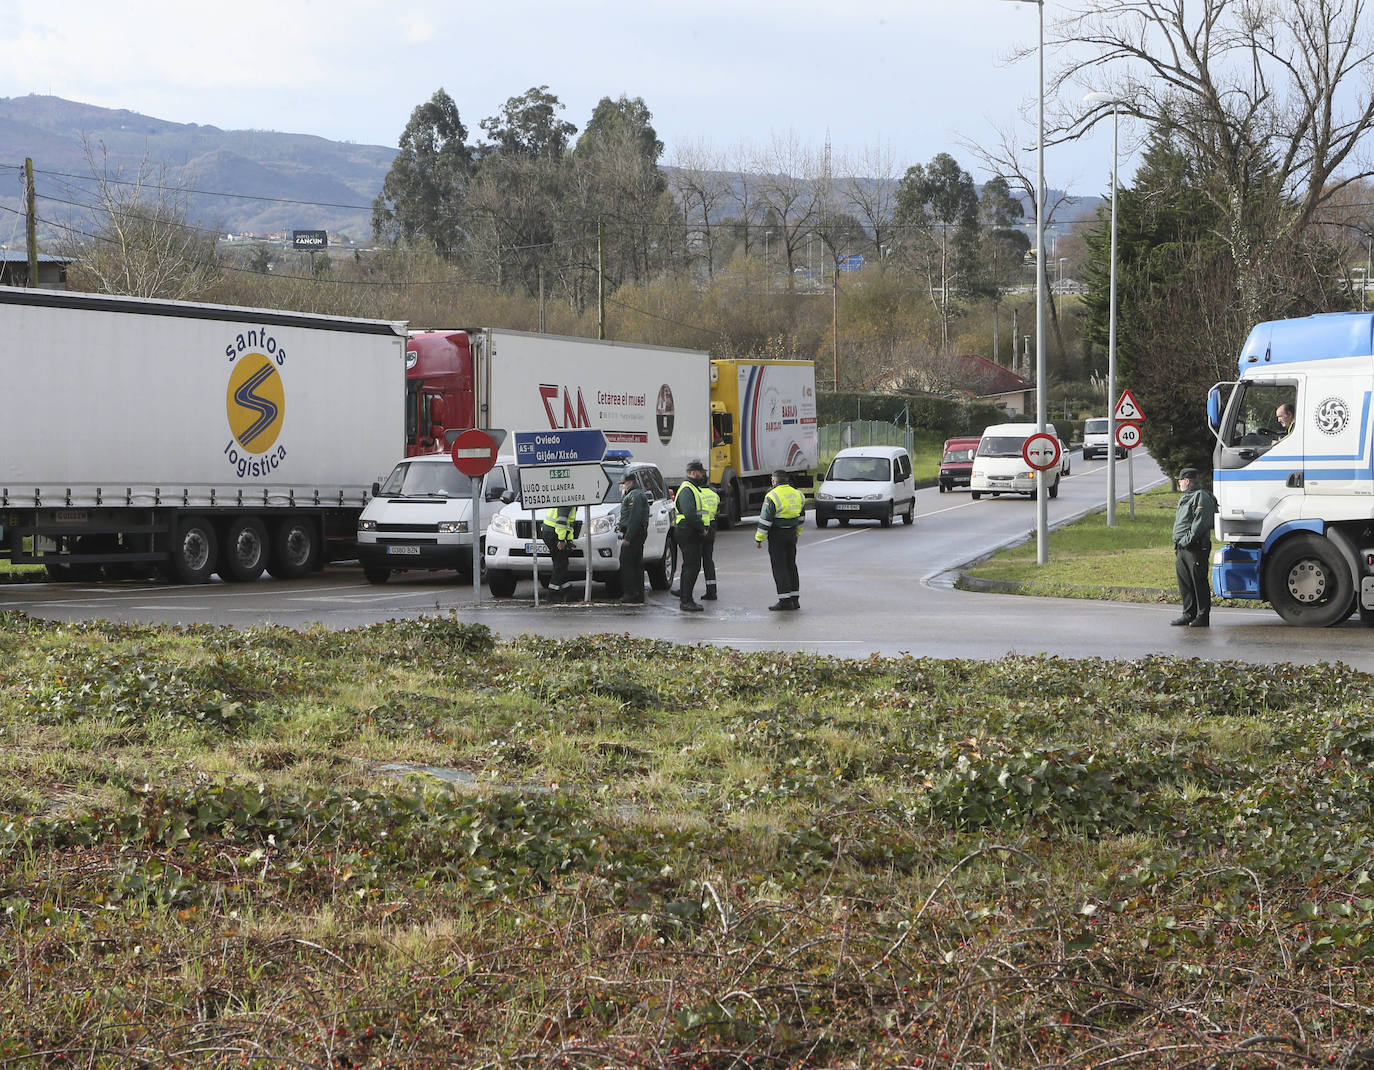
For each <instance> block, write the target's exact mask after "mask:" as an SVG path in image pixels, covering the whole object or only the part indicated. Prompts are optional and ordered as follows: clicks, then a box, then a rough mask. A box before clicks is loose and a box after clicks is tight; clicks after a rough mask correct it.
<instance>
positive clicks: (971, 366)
mask: <svg viewBox="0 0 1374 1070" xmlns="http://www.w3.org/2000/svg"><path fill="white" fill-rule="evenodd" d="M956 359H957V361H958V366H959V380H960V384H961V386H962V391H961V392H962V393H964V394H965V395H966V396H968V397H970V398H973V399H975V400H977V401H984V402H987V403H989V404H992V405H996V406H997V407H998V408H999V409H1005V410H1006V412H1007V415H1008V416H1024V415H1025V414H1026V413H1028V412H1031V411H1033V410H1034V408H1035V384H1034V383H1033V382H1031V381H1030V380H1029V379H1026V378H1023V377H1022V376H1020V375H1017V374H1016V373H1015V372H1014V371H1012V370H1011V369H1010V368H1004V367H1002V365H1000V364H998V363H997V362H996V361H991V360H988V358H987V357H980V356H977V355H975V354H972V353H968V354H963V355H961V356H959V357H958V358H956Z"/></svg>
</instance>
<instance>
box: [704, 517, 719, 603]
mask: <svg viewBox="0 0 1374 1070" xmlns="http://www.w3.org/2000/svg"><path fill="white" fill-rule="evenodd" d="M701 574H702V575H703V576H704V577H706V592H707V593H708V594H714V593H715V590H716V533H715V529H714V528H713V529H712V530H710V531H708V532H707V533H706V538H704V539H702V540H701Z"/></svg>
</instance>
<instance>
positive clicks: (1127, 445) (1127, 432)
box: [1116, 423, 1140, 450]
mask: <svg viewBox="0 0 1374 1070" xmlns="http://www.w3.org/2000/svg"><path fill="white" fill-rule="evenodd" d="M1116 444H1117V445H1118V446H1120V447H1121V448H1122V449H1123V450H1133V449H1135V448H1136V447H1137V446H1139V445H1140V425H1139V424H1135V423H1120V424H1117V425H1116Z"/></svg>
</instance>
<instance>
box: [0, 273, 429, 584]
mask: <svg viewBox="0 0 1374 1070" xmlns="http://www.w3.org/2000/svg"><path fill="white" fill-rule="evenodd" d="M0 339H3V349H0V545H3V547H4V550H5V551H6V552H7V553H8V555H9V557H10V559H11V560H12V561H14V562H20V563H22V562H35V563H40V564H43V565H45V566H47V568H48V570H49V571H50V572H51V573H52V574H53V575H54V576H56V577H59V578H72V577H74V578H88V577H90V576H92V575H98V574H99V571H100V570H101V569H102V568H103V569H104V570H105V572H106V574H107V575H109V576H119V575H127V574H129V573H131V572H134V571H140V570H147V569H148V568H150V567H152V568H156V569H158V570H160V571H162V572H164V573H165V574H166V575H167V576H168V577H169V578H171V579H175V580H178V581H180V582H184V583H201V582H204V581H206V580H207V579H209V577H210V576H211V575H212V574H214V573H216V572H218V573H219V575H220V576H221V577H222V578H223V579H225V580H235V581H247V580H252V579H256V578H257V577H258V576H260V575H261V574H262V572H263V570H264V569H266V570H267V571H268V572H270V573H272V574H273V575H275V576H281V577H293V576H301V575H304V574H305V573H307V572H309V571H311V570H312V569H313V568H315V566H316V565H317V564H318V563H320V562H322V561H324V560H329V559H331V558H335V557H352V556H353V554H354V547H355V539H356V533H357V522H358V515H359V513H360V512H361V510H362V508H363V506H364V505H365V504H366V502H367V500H368V499H369V497H370V496H371V487H372V484H373V482H374V481H376V480H379V479H381V478H383V477H385V475H386V473H387V472H389V471H390V470H391V468H392V466H393V465H394V464H395V462H396V459H397V457H399V456H400V455H401V454H402V452H403V451H404V449H405V443H406V438H405V426H404V425H405V409H404V407H403V405H404V398H405V389H406V372H405V359H406V358H405V347H406V330H405V325H404V324H401V323H393V322H389V321H383V320H359V319H341V318H335V317H328V316H314V315H306V314H300V313H292V312H280V311H266V310H261V309H248V308H230V307H224V306H217V305H206V304H192V303H188V302H172V301H151V300H143V299H139V298H129V297H107V296H100V295H94V294H80V293H71V292H58V291H48V290H28V289H15V288H11V287H0Z"/></svg>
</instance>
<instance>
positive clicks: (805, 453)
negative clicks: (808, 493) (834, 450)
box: [710, 360, 820, 527]
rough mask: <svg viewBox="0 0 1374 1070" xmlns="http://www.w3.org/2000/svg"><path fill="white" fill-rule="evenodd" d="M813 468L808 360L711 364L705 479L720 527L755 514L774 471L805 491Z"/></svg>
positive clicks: (812, 388)
mask: <svg viewBox="0 0 1374 1070" xmlns="http://www.w3.org/2000/svg"><path fill="white" fill-rule="evenodd" d="M819 461H820V455H819V450H818V444H817V439H816V367H815V365H814V364H813V363H812V362H811V361H809V360H713V361H711V460H710V477H711V484H712V485H713V486H715V487H716V488H718V490H719V493H720V513H719V518H720V523H721V524H722V526H724V527H730V526H732V525H734V524H737V523H739V519H740V517H741V516H746V515H751V514H754V513H757V512H758V511H759V509H760V508H761V507H762V505H763V498H764V495H765V494H767V493H768V488H769V486H770V485H771V480H770V477H771V476H772V474H773V472H774V471H775V470H776V469H779V468H781V469H783V470H784V471H786V472H787V473H789V475H790V476H791V477H792V479H791V481H792V485H793V486H795V487H797V488H799V489H802V490H807V489H809V488H810V487H811V484H812V479H813V473H814V471H815V469H816V466H817V464H818V463H819Z"/></svg>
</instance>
